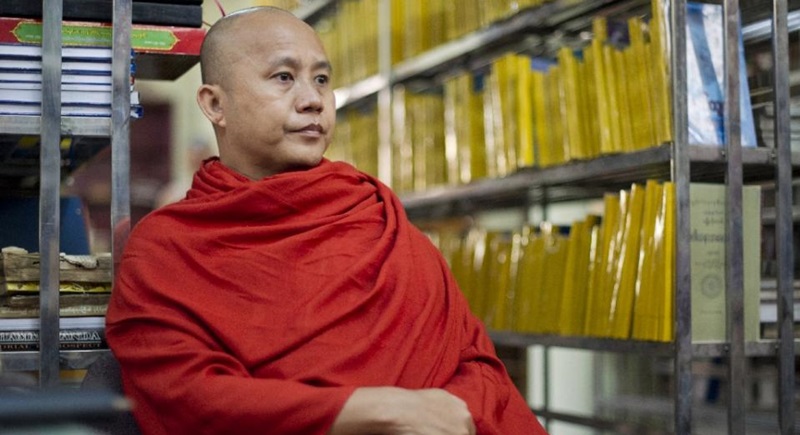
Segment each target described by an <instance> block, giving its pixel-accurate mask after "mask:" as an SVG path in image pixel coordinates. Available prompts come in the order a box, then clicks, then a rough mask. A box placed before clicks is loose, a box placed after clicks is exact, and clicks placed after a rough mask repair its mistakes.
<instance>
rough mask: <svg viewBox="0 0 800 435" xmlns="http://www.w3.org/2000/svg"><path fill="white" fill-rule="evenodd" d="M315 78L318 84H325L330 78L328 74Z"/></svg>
mask: <svg viewBox="0 0 800 435" xmlns="http://www.w3.org/2000/svg"><path fill="white" fill-rule="evenodd" d="M316 80H317V84H318V85H325V84H328V82H330V78H329V77H328V76H325V75H322V76H317V79H316Z"/></svg>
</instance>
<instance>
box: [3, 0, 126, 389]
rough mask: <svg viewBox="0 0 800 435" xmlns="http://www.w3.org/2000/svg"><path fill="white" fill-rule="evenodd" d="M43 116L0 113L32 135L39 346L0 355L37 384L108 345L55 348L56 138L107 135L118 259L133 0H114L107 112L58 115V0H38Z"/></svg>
mask: <svg viewBox="0 0 800 435" xmlns="http://www.w3.org/2000/svg"><path fill="white" fill-rule="evenodd" d="M42 1H43V2H44V6H43V8H42V9H43V17H42V22H43V28H42V30H43V38H42V95H43V97H42V115H41V116H0V133H2V134H7V135H39V136H40V144H41V145H40V150H39V151H40V152H39V155H40V160H39V180H40V181H39V216H40V219H39V255H40V259H41V267H40V278H39V281H40V289H41V290H40V293H39V309H40V319H39V320H40V330H39V349H40V350H39V351H35V352H6V353H2V354H0V361H1V362H2V364H3V368H4V369H5V370H11V371H14V370H24V371H38V372H39V384H40V387H41V388H43V389H48V388H54V387H57V386H58V385H59V384H60V371H61V370H62V369H78V368H86V367H87V366H88V365H89V364H91V362H93V361H94V360H95V359H96V358H97V357H98V356H100V355H102V354H103V353H104V352H108V351H107V350H101V351H95V350H88V351H83V350H75V351H73V350H70V351H61V350H59V287H60V286H59V284H60V279H59V278H60V277H59V253H60V246H59V235H60V232H61V223H60V220H59V216H60V211H59V202H60V191H61V179H62V177H61V149H60V141H61V138H62V136H83V137H96V138H102V137H107V138H109V139H110V142H111V149H112V170H111V172H112V174H111V177H112V200H111V202H112V204H111V215H112V226H113V232H114V234H115V238H114V240H113V241H112V251H113V256H114V258H119V256H120V254H121V252H122V248H123V246H124V242H125V238H126V236H127V234H128V232H129V230H130V191H129V181H130V179H129V146H130V144H129V140H130V125H129V122H130V109H129V108H130V82H131V77H130V74H131V71H130V53H131V38H130V35H131V10H132V0H114V5H113V18H112V19H113V23H114V26H113V27H114V30H113V42H112V103H113V104H112V115H111V118H110V119H108V118H105V119H104V118H88V117H87V118H78V117H62V116H61V49H62V33H61V26H62V13H63V5H62V2H61V0H42Z"/></svg>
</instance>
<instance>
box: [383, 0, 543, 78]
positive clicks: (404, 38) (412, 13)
mask: <svg viewBox="0 0 800 435" xmlns="http://www.w3.org/2000/svg"><path fill="white" fill-rule="evenodd" d="M547 1H548V0H495V1H488V2H487V1H480V0H466V1H459V2H452V1H447V0H433V1H431V0H392V2H391V9H392V11H391V14H392V62H393V63H394V64H396V63H399V62H401V61H403V60H406V59H409V58H411V57H414V56H416V55H418V54H420V53H423V52H424V51H426V50H429V49H431V48H434V47H436V46H438V45H440V44H443V43H445V42H448V41H451V40H453V39H456V38H459V37H462V36H464V35H466V34H468V33H470V32H472V31H475V30H477V29H480V28H483V27H487V26H490V25H491V24H493V23H495V22H497V21H500V20H503V19H505V18H508V17H509V16H511V15H513V14H516V13H519V12H520V11H522V10H523V9H527V8H530V7H535V6H539V5H541V4H543V3H545V2H547Z"/></svg>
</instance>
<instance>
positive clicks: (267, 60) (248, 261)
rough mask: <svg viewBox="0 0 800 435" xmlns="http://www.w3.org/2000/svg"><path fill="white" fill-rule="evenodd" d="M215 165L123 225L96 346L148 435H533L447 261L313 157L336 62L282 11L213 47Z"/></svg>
mask: <svg viewBox="0 0 800 435" xmlns="http://www.w3.org/2000/svg"><path fill="white" fill-rule="evenodd" d="M201 69H202V80H203V83H202V85H201V86H200V88H199V89H198V92H197V101H198V104H199V105H200V108H201V110H202V111H203V113H204V114H205V116H206V117H207V118H208V120H209V121H210V122H211V123H212V124H213V127H214V130H215V134H216V139H217V142H218V149H219V157H213V158H210V159H208V160H206V161H204V162H203V164H202V166H201V167H200V169H199V170H198V171H197V173H196V174H195V177H194V180H193V185H192V188H191V189H190V190H189V192H188V193H187V195H186V198H185V199H183V200H181V201H179V202H177V203H173V204H170V205H167V206H165V207H163V208H160V209H158V210H156V211H155V212H153V213H151V214H150V215H149V216H147V217H145V218H144V219H143V220H141V221H140V222H139V224H137V225H136V226H135V227H134V229H133V231H132V233H131V235H130V238H129V240H128V243H127V246H126V248H125V252H124V255H123V258H122V260H121V265H120V267H119V270H118V273H117V279H116V282H115V287H114V292H113V296H112V300H111V303H110V305H109V308H108V314H107V329H106V334H107V339H108V343H109V345H110V347H111V349H112V351H113V353H114V355H115V356H116V357H117V359H118V360H119V362H120V365H121V368H122V375H123V386H124V389H125V392H126V394H127V395H128V396H129V397H130V398H131V399H132V400H133V402H134V405H135V408H134V409H135V411H134V415H135V417H136V420H137V422H138V424H139V426H140V428H141V430H142V432H143V433H145V434H169V435H177V434H223V433H231V434H295V435H297V434H303V435H316V434H319V435H323V434H330V435H336V434H348V435H358V434H365V435H376V434H385V435H393V434H398V435H401V434H402V435H414V434H416V435H423V434H425V435H462V434H463V435H466V434H481V435H484V434H485V435H489V434H492V435H517V434H518V435H522V434H525V435H531V434H534V435H536V434H544V433H545V432H544V430H543V429H542V427H541V426H540V425H539V423H538V421H537V419H536V417H535V416H534V415H533V413H532V412H531V411H530V409H529V408H528V406H527V404H526V402H525V400H524V399H523V398H522V396H521V395H520V394H519V392H518V391H517V390H516V389H515V387H514V385H513V384H512V383H511V381H510V380H509V377H508V374H507V373H506V371H505V369H504V367H503V365H502V363H501V362H500V361H499V359H498V358H497V356H496V355H495V352H494V348H493V346H492V343H491V342H490V340H489V339H488V338H487V335H486V332H485V330H484V327H483V326H482V325H481V323H480V322H479V321H478V320H477V319H476V318H475V317H474V316H473V315H471V314H470V312H469V309H468V306H467V304H466V302H465V299H464V298H463V297H462V295H461V292H460V290H459V289H458V287H457V285H456V283H455V281H454V280H453V277H452V276H451V274H450V272H449V270H448V268H447V265H446V263H445V261H444V260H443V258H442V256H441V255H440V254H439V253H438V252H437V250H436V248H435V247H434V246H433V245H432V244H431V243H430V242H429V241H428V239H427V238H426V237H425V236H424V235H423V234H422V233H421V232H419V231H418V230H416V229H415V228H414V227H413V226H412V225H411V224H410V222H409V221H408V219H407V218H406V216H405V214H404V211H403V207H402V204H401V203H400V202H399V200H398V198H397V197H396V196H395V195H394V194H393V193H392V191H391V190H390V189H389V188H387V187H386V186H385V185H383V184H382V183H381V182H380V181H378V180H377V179H375V178H373V177H371V176H369V175H366V174H364V173H362V172H359V171H358V170H356V169H355V168H353V167H352V166H350V165H348V164H345V163H341V162H331V161H328V160H327V159H325V158H323V153H324V152H325V150H326V149H327V147H328V145H329V144H330V143H331V139H332V136H333V130H334V124H335V120H336V114H335V104H334V96H333V92H332V88H331V82H330V77H331V65H330V63H329V62H328V59H327V57H326V54H325V50H324V49H323V46H322V43H321V42H320V40H319V38H318V36H317V35H316V33H315V32H314V30H313V29H312V28H311V27H309V26H308V25H307V24H306V23H304V22H303V21H301V20H299V19H297V18H296V17H294V16H293V15H292V14H291V13H289V12H286V11H283V10H280V9H275V8H267V7H260V8H253V9H247V10H244V11H241V12H239V13H236V14H232V15H229V16H227V17H225V18H223V19H221V20H220V21H219V22H217V23H216V24H215V25H214V26H213V27H212V28H211V29H210V30H209V32H208V35H207V37H206V39H205V41H204V43H203V47H202V53H201Z"/></svg>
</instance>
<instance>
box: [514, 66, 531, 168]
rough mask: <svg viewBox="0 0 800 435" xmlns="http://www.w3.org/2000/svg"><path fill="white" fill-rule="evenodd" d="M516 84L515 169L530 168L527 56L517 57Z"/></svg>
mask: <svg viewBox="0 0 800 435" xmlns="http://www.w3.org/2000/svg"><path fill="white" fill-rule="evenodd" d="M517 75H518V84H517V87H516V93H517V103H518V109H517V130H518V131H519V137H518V139H517V140H516V142H517V167H520V168H525V167H531V166H533V164H534V159H533V98H532V97H533V94H532V83H531V82H532V75H533V74H532V71H531V59H530V58H529V57H528V56H518V57H517Z"/></svg>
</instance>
